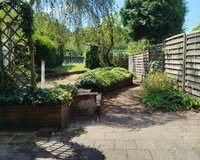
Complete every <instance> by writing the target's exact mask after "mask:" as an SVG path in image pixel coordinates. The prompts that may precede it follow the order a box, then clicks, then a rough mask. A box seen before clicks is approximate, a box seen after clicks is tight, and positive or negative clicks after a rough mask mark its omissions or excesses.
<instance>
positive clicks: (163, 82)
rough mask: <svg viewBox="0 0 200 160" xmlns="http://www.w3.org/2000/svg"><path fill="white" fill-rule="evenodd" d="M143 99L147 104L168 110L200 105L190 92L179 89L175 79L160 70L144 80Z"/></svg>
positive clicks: (187, 108) (186, 108)
mask: <svg viewBox="0 0 200 160" xmlns="http://www.w3.org/2000/svg"><path fill="white" fill-rule="evenodd" d="M142 101H143V103H144V104H145V105H147V106H150V107H153V108H156V109H161V110H166V111H179V110H189V109H191V108H198V107H199V105H200V103H199V102H198V101H196V100H195V99H194V98H192V97H191V96H190V95H189V94H186V93H182V92H180V91H178V89H177V83H176V81H175V80H174V79H172V78H170V77H169V76H167V74H165V73H159V72H157V73H155V74H153V75H149V76H148V77H147V78H146V80H145V81H144V82H143V84H142Z"/></svg>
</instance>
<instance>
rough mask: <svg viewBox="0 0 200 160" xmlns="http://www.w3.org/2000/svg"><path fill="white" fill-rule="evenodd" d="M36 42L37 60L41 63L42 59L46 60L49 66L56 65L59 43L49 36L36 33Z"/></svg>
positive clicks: (37, 62)
mask: <svg viewBox="0 0 200 160" xmlns="http://www.w3.org/2000/svg"><path fill="white" fill-rule="evenodd" d="M34 44H35V48H36V55H35V62H36V64H37V65H40V64H41V60H45V63H46V66H47V67H54V66H55V65H56V49H57V45H56V44H55V43H54V42H53V41H52V40H51V39H49V38H48V37H45V36H40V35H34Z"/></svg>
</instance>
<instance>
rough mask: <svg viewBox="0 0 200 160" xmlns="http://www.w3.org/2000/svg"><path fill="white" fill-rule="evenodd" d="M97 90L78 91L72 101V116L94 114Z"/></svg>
mask: <svg viewBox="0 0 200 160" xmlns="http://www.w3.org/2000/svg"><path fill="white" fill-rule="evenodd" d="M97 95H98V93H97V92H88V93H87V92H86V93H79V94H78V95H76V96H75V97H74V101H73V103H72V107H71V108H72V115H73V116H76V117H77V116H89V115H94V114H95V112H96V110H97V107H98V106H97Z"/></svg>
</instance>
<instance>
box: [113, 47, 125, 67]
mask: <svg viewBox="0 0 200 160" xmlns="http://www.w3.org/2000/svg"><path fill="white" fill-rule="evenodd" d="M111 62H112V64H113V65H114V66H115V67H123V68H126V69H128V54H127V53H126V52H124V51H120V50H115V51H113V52H112V61H111Z"/></svg>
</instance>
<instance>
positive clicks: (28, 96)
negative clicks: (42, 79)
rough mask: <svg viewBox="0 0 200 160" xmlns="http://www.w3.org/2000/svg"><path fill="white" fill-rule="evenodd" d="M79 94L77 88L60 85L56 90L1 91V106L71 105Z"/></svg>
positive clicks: (16, 89) (15, 89) (14, 89)
mask: <svg viewBox="0 0 200 160" xmlns="http://www.w3.org/2000/svg"><path fill="white" fill-rule="evenodd" d="M76 93H77V88H76V87H75V86H69V85H60V86H57V87H54V88H44V89H42V88H37V89H35V90H24V89H19V88H13V89H9V90H8V89H6V88H5V89H3V88H2V89H1V92H0V106H13V105H15V106H16V105H37V106H46V107H48V106H57V105H61V104H66V103H70V102H71V101H72V97H73V95H75V94H76Z"/></svg>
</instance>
